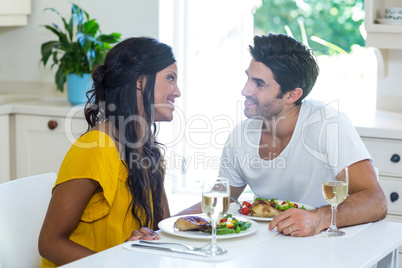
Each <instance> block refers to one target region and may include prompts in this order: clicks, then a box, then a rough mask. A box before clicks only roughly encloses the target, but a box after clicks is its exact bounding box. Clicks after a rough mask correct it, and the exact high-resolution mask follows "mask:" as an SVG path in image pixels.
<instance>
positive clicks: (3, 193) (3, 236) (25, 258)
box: [0, 173, 56, 268]
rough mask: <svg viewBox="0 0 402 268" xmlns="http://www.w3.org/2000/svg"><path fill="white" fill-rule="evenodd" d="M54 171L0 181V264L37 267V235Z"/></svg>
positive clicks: (45, 208)
mask: <svg viewBox="0 0 402 268" xmlns="http://www.w3.org/2000/svg"><path fill="white" fill-rule="evenodd" d="M55 181H56V174H55V173H48V174H42V175H36V176H31V177H26V178H21V179H16V180H12V181H9V182H5V183H2V184H0V267H1V268H12V267H16V268H17V267H18V268H25V267H26V268H35V267H40V265H41V257H40V255H39V252H38V237H39V232H40V230H41V228H42V223H43V220H44V218H45V214H46V211H47V207H48V205H49V201H50V197H51V190H52V188H53V186H54V183H55Z"/></svg>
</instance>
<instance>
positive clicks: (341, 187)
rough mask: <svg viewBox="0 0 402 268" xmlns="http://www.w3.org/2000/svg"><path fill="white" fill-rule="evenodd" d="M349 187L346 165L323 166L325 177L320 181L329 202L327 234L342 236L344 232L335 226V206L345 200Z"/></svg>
mask: <svg viewBox="0 0 402 268" xmlns="http://www.w3.org/2000/svg"><path fill="white" fill-rule="evenodd" d="M348 188H349V171H348V167H346V166H342V167H339V166H335V167H334V166H329V165H327V166H326V167H325V178H324V181H323V183H322V193H323V195H324V197H325V199H327V201H328V202H329V203H330V204H331V208H332V215H331V226H330V227H329V228H328V229H327V230H326V231H325V234H326V235H327V236H342V235H345V233H344V232H342V231H340V230H339V229H338V227H336V208H337V207H338V205H339V204H340V203H341V202H342V201H343V200H345V198H346V197H347V195H348Z"/></svg>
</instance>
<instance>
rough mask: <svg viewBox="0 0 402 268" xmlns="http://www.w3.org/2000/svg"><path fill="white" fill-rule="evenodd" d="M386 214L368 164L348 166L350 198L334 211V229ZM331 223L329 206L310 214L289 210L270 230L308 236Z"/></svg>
mask: <svg viewBox="0 0 402 268" xmlns="http://www.w3.org/2000/svg"><path fill="white" fill-rule="evenodd" d="M386 215H387V200H386V198H385V195H384V192H383V191H382V189H381V186H380V185H379V183H378V180H377V175H376V173H375V171H374V168H373V166H372V164H371V162H370V161H369V160H363V161H360V162H357V163H354V164H353V165H351V166H349V196H348V197H347V198H346V199H345V200H344V201H343V202H342V203H341V204H340V205H339V206H338V208H337V215H336V224H337V226H338V227H343V226H350V225H356V224H362V223H367V222H372V221H378V220H382V219H384V218H385V216H386ZM330 223H331V207H330V206H325V207H321V208H318V209H315V210H312V211H303V210H300V209H289V210H287V211H285V212H282V213H281V214H279V215H278V216H276V217H275V218H274V219H273V220H272V221H271V223H270V225H269V230H272V229H274V228H275V227H277V230H278V231H279V232H283V233H284V234H289V235H291V236H311V235H315V234H318V233H319V232H321V231H322V230H324V229H327V228H328V227H329V226H330ZM289 227H291V229H290V228H289Z"/></svg>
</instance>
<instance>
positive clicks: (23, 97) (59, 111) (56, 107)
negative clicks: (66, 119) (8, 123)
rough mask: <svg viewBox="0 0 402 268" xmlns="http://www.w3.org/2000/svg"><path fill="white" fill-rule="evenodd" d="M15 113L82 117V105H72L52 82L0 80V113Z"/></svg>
mask: <svg viewBox="0 0 402 268" xmlns="http://www.w3.org/2000/svg"><path fill="white" fill-rule="evenodd" d="M15 113H19V114H30V115H45V116H49V115H51V116H66V115H67V114H69V115H71V114H72V113H73V114H74V116H76V117H82V118H84V114H83V105H82V106H72V105H71V104H70V103H69V102H68V101H67V94H66V92H63V93H61V92H60V91H57V90H56V89H55V85H54V83H41V82H15V81H0V115H4V114H15Z"/></svg>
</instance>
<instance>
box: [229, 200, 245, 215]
mask: <svg viewBox="0 0 402 268" xmlns="http://www.w3.org/2000/svg"><path fill="white" fill-rule="evenodd" d="M230 199H232V200H233V201H235V202H236V204H238V205H239V210H237V212H239V213H241V208H242V205H241V204H240V202H239V200H238V199H237V198H236V197H231V198H230Z"/></svg>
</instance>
